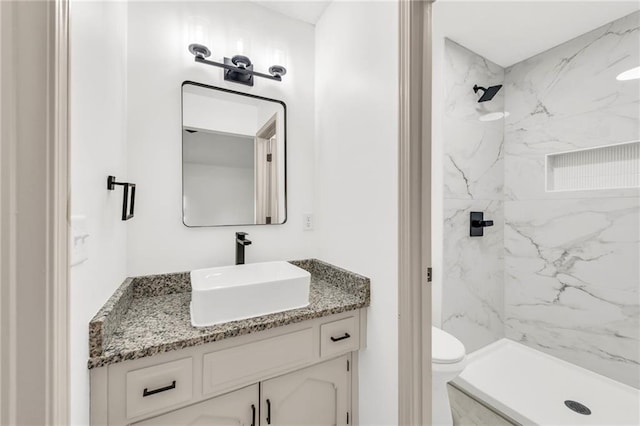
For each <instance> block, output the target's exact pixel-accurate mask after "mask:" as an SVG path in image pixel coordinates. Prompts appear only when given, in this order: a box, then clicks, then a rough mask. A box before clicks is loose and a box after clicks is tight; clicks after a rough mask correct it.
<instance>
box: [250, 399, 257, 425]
mask: <svg viewBox="0 0 640 426" xmlns="http://www.w3.org/2000/svg"><path fill="white" fill-rule="evenodd" d="M251 426H256V406H255V405H253V404H251Z"/></svg>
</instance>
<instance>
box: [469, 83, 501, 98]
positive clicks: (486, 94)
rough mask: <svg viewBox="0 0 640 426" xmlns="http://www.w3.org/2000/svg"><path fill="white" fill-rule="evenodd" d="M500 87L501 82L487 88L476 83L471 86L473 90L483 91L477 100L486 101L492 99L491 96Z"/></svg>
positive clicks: (476, 91)
mask: <svg viewBox="0 0 640 426" xmlns="http://www.w3.org/2000/svg"><path fill="white" fill-rule="evenodd" d="M501 88H502V84H498V85H496V86H489V87H488V88H484V87H480V86H478V85H477V84H476V85H475V86H473V91H474V92H475V93H478V90H482V91H483V92H484V93H483V94H482V96H480V99H478V102H487V101H490V100H491V99H493V97H494V96H495V95H496V93H498V90H500V89H501Z"/></svg>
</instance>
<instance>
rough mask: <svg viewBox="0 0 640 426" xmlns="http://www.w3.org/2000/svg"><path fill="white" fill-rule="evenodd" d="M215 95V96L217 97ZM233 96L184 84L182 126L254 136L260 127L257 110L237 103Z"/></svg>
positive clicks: (252, 106)
mask: <svg viewBox="0 0 640 426" xmlns="http://www.w3.org/2000/svg"><path fill="white" fill-rule="evenodd" d="M214 96H215V97H214ZM234 98H235V97H234V96H233V95H232V94H230V93H224V92H218V91H212V90H211V89H207V88H204V87H196V86H190V85H185V86H184V88H183V94H182V109H183V111H182V115H183V116H184V119H183V120H182V125H183V126H185V127H191V128H195V129H206V130H215V131H216V132H223V133H232V134H235V135H247V136H254V135H255V134H256V131H257V130H258V129H259V126H262V124H258V123H257V121H256V120H257V115H258V108H256V106H255V105H252V104H249V103H246V104H243V103H240V102H237V100H236V99H234Z"/></svg>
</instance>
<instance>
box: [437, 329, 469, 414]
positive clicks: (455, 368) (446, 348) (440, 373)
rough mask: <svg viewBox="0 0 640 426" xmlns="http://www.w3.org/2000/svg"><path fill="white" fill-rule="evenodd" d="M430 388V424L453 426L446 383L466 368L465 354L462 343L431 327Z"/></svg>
mask: <svg viewBox="0 0 640 426" xmlns="http://www.w3.org/2000/svg"><path fill="white" fill-rule="evenodd" d="M431 359H432V360H431V368H432V372H431V380H432V383H431V386H432V392H433V393H432V404H433V407H432V420H433V422H432V424H433V425H438V426H445V425H446V426H451V425H453V418H452V416H451V405H450V404H449V394H448V393H447V383H448V382H450V381H451V380H453V379H455V378H456V377H457V376H458V375H459V374H460V373H462V370H464V367H465V366H466V363H467V360H466V353H465V349H464V345H463V344H462V342H461V341H460V340H458V339H456V338H455V337H453V336H452V335H450V334H449V333H447V332H446V331H443V330H441V329H439V328H436V327H431Z"/></svg>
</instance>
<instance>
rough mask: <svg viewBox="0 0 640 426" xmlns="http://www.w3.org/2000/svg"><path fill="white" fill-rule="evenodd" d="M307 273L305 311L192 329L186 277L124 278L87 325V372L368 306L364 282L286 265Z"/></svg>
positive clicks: (314, 265)
mask: <svg viewBox="0 0 640 426" xmlns="http://www.w3.org/2000/svg"><path fill="white" fill-rule="evenodd" d="M290 263H292V264H294V265H296V266H298V267H300V268H302V269H305V270H307V271H308V272H309V273H311V286H310V290H309V302H310V303H309V306H307V307H305V308H300V309H293V310H289V311H284V312H279V313H275V314H270V315H264V316H259V317H254V318H249V319H245V320H239V321H230V322H227V323H223V324H218V325H214V326H210V327H193V326H192V325H191V317H190V313H189V303H190V302H191V282H190V278H189V273H188V272H182V273H176V274H165V275H149V276H142V277H135V278H127V279H126V280H125V281H124V282H123V283H122V285H121V286H120V287H119V288H118V290H116V292H115V293H114V294H113V295H112V296H111V298H110V299H109V300H108V301H107V303H105V305H104V306H103V307H102V308H101V309H100V311H98V313H97V314H96V316H95V317H94V318H93V319H92V320H91V322H90V323H89V362H88V367H89V368H90V369H91V368H96V367H103V366H106V365H110V364H115V363H117V362H122V361H127V360H132V359H138V358H143V357H147V356H151V355H154V354H158V353H162V352H168V351H172V350H176V349H182V348H187V347H191V346H197V345H202V344H205V343H210V342H216V341H219V340H223V339H228V338H231V337H235V336H241V335H244V334H249V333H255V332H258V331H262V330H268V329H270V328H274V327H280V326H284V325H288V324H293V323H297V322H300V321H305V320H309V319H313V318H320V317H324V316H327V315H332V314H337V313H340V312H345V311H350V310H355V309H359V308H363V307H366V306H369V302H370V282H369V278H366V277H363V276H361V275H358V274H355V273H353V272H349V271H346V270H344V269H341V268H338V267H336V266H333V265H330V264H328V263H325V262H322V261H320V260H317V259H307V260H298V261H292V262H290Z"/></svg>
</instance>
